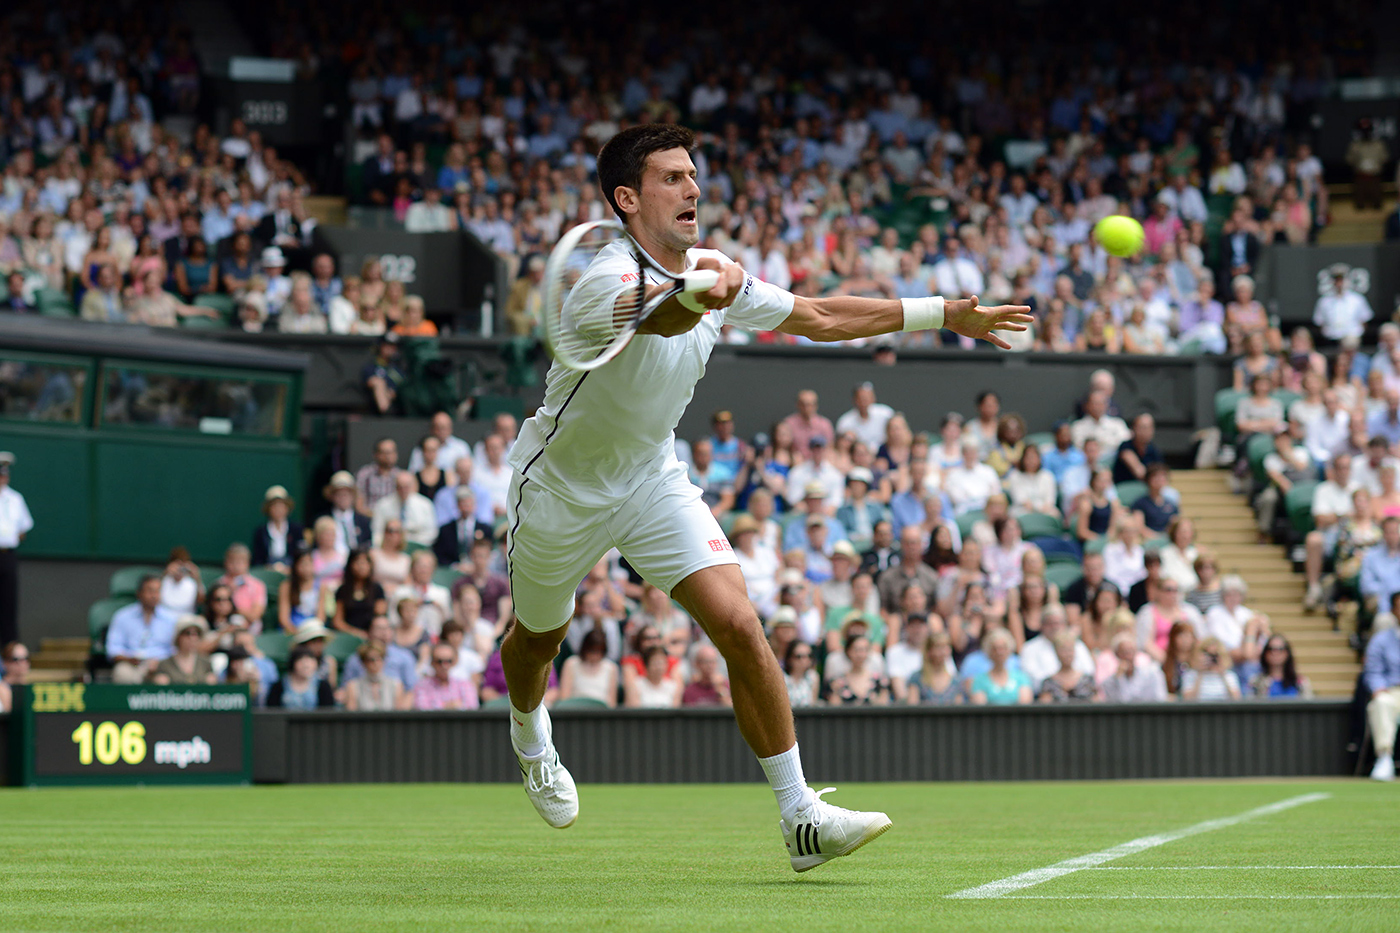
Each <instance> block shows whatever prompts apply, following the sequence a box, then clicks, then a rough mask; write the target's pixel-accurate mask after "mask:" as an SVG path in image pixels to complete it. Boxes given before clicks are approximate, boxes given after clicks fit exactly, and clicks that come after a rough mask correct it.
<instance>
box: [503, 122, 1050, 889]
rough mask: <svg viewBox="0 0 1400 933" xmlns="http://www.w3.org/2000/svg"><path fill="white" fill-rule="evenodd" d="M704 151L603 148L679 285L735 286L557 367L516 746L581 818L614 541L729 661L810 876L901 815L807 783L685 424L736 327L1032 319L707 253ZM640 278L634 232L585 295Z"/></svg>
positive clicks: (538, 479)
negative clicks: (596, 642) (595, 587)
mask: <svg viewBox="0 0 1400 933" xmlns="http://www.w3.org/2000/svg"><path fill="white" fill-rule="evenodd" d="M693 146H694V137H693V135H692V133H691V132H690V131H689V130H687V129H685V128H684V127H680V126H674V125H667V124H651V125H645V126H637V127H632V128H630V129H627V130H624V131H622V132H621V133H618V134H617V135H616V136H614V137H613V138H612V139H611V140H610V141H609V142H608V143H607V145H606V146H604V148H603V150H602V152H600V153H599V155H598V180H599V184H600V186H601V187H602V190H603V194H604V196H605V197H606V198H607V200H608V203H609V204H610V205H611V206H612V209H613V210H614V211H615V212H616V213H617V215H618V217H620V218H621V219H622V222H623V223H624V224H625V225H626V226H627V229H628V232H629V233H630V234H631V236H632V238H633V239H635V240H636V242H637V244H638V245H639V246H640V247H641V249H642V250H644V251H645V252H646V254H647V256H648V257H650V259H651V260H652V261H653V262H654V263H656V264H657V265H658V266H660V267H661V268H664V269H666V270H669V271H670V272H671V273H673V274H677V275H678V274H680V273H683V272H685V271H687V270H689V269H695V268H700V269H715V270H717V271H718V272H719V281H718V282H717V283H716V284H715V286H714V287H713V288H711V289H710V290H709V291H707V292H700V293H696V294H690V295H681V296H677V297H676V298H672V299H669V300H668V301H667V302H666V303H664V304H662V305H661V306H660V307H659V308H658V309H657V310H656V311H655V312H653V313H652V315H651V316H650V317H648V318H647V319H646V320H645V321H644V322H643V323H642V324H641V326H640V328H639V329H638V332H637V335H636V336H635V337H634V338H633V339H632V341H631V343H629V344H628V345H627V347H626V348H625V349H624V350H623V351H622V352H621V353H620V354H619V355H618V356H617V357H616V358H615V359H613V360H611V361H610V362H608V363H607V364H605V365H604V366H602V367H600V368H598V369H595V370H592V371H589V372H578V371H575V370H571V369H567V368H565V367H563V366H560V365H558V364H556V365H555V366H553V367H552V368H551V369H550V372H549V376H548V380H547V387H546V393H545V401H544V405H543V407H541V408H540V409H539V411H538V412H537V413H536V414H535V416H534V417H533V418H531V419H530V420H528V421H526V422H525V424H524V426H523V427H522V428H521V431H520V437H519V440H518V442H517V443H516V445H515V448H514V450H513V451H512V452H511V455H510V464H511V466H512V467H513V468H514V470H515V474H514V477H513V479H512V482H511V486H510V497H509V501H508V512H507V523H508V526H509V529H510V530H509V538H508V542H507V550H506V555H507V562H508V565H509V569H510V585H511V594H512V598H513V600H514V603H515V615H516V622H517V624H516V625H515V626H514V627H513V628H512V629H511V631H510V633H509V634H508V635H507V636H506V639H505V642H504V644H503V645H502V647H501V661H502V663H503V666H504V669H505V678H506V683H507V684H508V686H509V688H510V704H511V725H510V736H511V744H512V745H513V747H514V749H515V754H516V757H517V758H518V759H519V761H520V770H521V772H522V773H523V775H524V784H525V790H526V793H527V794H528V795H529V798H530V801H531V802H532V803H533V804H534V806H535V809H536V810H537V811H538V812H539V814H540V816H542V817H543V818H544V820H545V822H547V823H548V824H549V825H551V826H554V827H557V828H560V829H563V828H565V827H567V826H571V825H573V823H574V821H575V820H576V819H578V812H579V802H578V791H577V788H576V786H575V784H574V780H573V778H572V776H570V774H569V772H568V770H567V769H566V768H565V767H564V766H563V765H562V764H561V763H560V761H559V756H558V754H557V753H556V751H555V749H554V743H553V740H552V735H551V725H550V719H549V713H548V712H547V711H546V710H545V708H544V705H543V703H542V699H543V697H544V692H545V686H546V683H547V678H548V672H549V667H550V663H551V662H552V661H553V660H554V657H555V655H556V654H558V651H559V643H560V642H562V641H563V640H564V633H565V631H566V630H567V629H568V625H569V620H570V618H571V617H572V616H573V613H574V595H575V590H576V589H577V587H578V584H579V582H580V580H582V578H583V576H584V575H585V574H586V573H587V571H588V570H589V568H591V567H593V566H594V565H595V564H596V563H597V562H598V560H599V559H600V558H601V557H602V556H603V555H604V554H605V553H606V552H607V551H608V550H609V549H610V548H612V547H616V548H617V549H618V550H619V551H620V552H621V553H622V554H623V556H624V557H626V558H627V560H628V562H629V563H630V564H631V565H632V566H633V567H634V568H635V569H636V570H637V571H638V572H639V573H640V574H642V576H643V577H645V578H646V579H647V580H648V581H650V582H651V583H653V584H655V585H656V586H657V587H659V588H661V589H662V590H664V591H666V592H667V593H670V594H671V595H672V596H673V597H674V598H675V599H676V600H677V601H679V602H680V604H681V605H683V606H684V607H685V608H686V610H687V611H689V612H690V614H691V615H692V616H693V617H694V618H695V619H696V620H697V621H698V622H699V623H700V625H701V627H702V628H703V629H704V630H705V632H706V634H707V635H709V637H710V639H711V640H712V641H713V642H714V644H715V646H716V647H717V648H718V649H719V650H720V652H721V653H722V654H723V655H724V658H725V661H726V662H727V664H728V667H729V677H730V684H731V691H732V695H733V699H734V714H735V718H736V719H737V720H738V725H739V731H740V732H741V733H742V734H743V736H744V739H745V741H747V742H748V744H749V747H750V748H751V749H753V752H754V754H755V755H757V756H758V760H759V764H760V765H762V767H763V771H764V773H765V774H766V775H767V776H768V780H769V783H770V784H771V785H772V787H773V792H774V793H775V794H776V795H777V798H778V808H779V812H780V814H781V820H780V823H779V828H780V829H781V830H782V833H783V838H784V841H785V842H786V843H787V847H788V854H789V856H790V857H791V860H792V867H793V869H794V870H796V871H807V870H808V869H811V868H815V867H817V866H818V865H820V864H822V863H824V862H826V861H829V860H830V859H833V858H836V857H839V856H842V855H847V854H849V853H851V852H853V851H855V850H856V849H858V848H860V847H861V846H862V845H864V844H865V843H867V842H869V841H870V840H871V839H874V838H875V837H876V836H879V835H880V834H881V833H883V832H884V831H885V830H887V829H889V827H890V819H889V817H887V816H886V815H885V814H883V813H874V812H871V813H862V812H855V811H851V810H846V809H842V808H841V807H836V806H833V805H832V804H830V803H827V802H825V801H823V800H822V799H821V795H822V794H824V793H826V791H825V790H824V791H820V792H814V791H813V790H812V789H811V788H809V787H808V786H807V782H806V780H805V779H804V777H803V774H802V762H801V759H800V757H799V754H798V749H797V739H796V736H795V734H794V731H793V720H792V712H791V710H790V708H789V706H788V700H787V691H786V689H785V687H784V684H783V676H782V672H781V670H780V669H779V667H778V662H777V660H776V659H775V658H774V656H773V651H772V649H771V648H769V646H768V642H767V640H766V639H765V638H764V635H763V627H762V625H761V624H760V622H759V619H758V615H757V614H756V613H755V611H754V607H753V606H752V604H750V602H749V600H748V595H747V591H746V589H745V586H744V578H743V575H742V574H741V573H740V572H739V567H738V565H737V564H736V563H735V560H734V553H733V551H732V550H731V549H730V546H729V543H728V541H727V540H726V538H725V535H724V532H723V531H721V530H720V527H719V524H718V523H717V522H716V521H715V518H714V516H713V515H711V514H710V510H709V509H708V508H707V507H706V506H705V504H704V503H703V502H702V501H701V498H700V490H699V489H698V488H696V487H695V486H694V485H693V484H691V483H690V481H689V479H688V478H687V475H686V468H685V466H684V465H682V464H681V463H680V462H679V461H677V459H676V454H675V449H674V441H675V434H674V430H675V427H676V424H677V422H678V421H679V420H680V416H681V413H682V412H683V411H684V410H685V407H686V405H687V404H688V403H689V402H690V399H691V396H692V394H693V393H694V390H695V384H696V382H697V381H698V380H699V379H700V377H701V376H703V375H704V374H705V363H706V361H707V360H708V359H709V356H710V350H711V349H712V348H713V347H714V345H715V341H716V340H717V339H718V337H719V332H720V327H721V325H723V324H725V323H729V324H734V325H736V326H738V327H742V328H747V329H751V330H777V331H781V332H783V333H788V334H796V335H798V336H802V337H808V338H811V339H812V340H818V341H834V340H846V339H851V338H855V337H874V336H877V335H879V334H890V333H896V332H899V331H915V330H931V329H935V328H939V327H946V328H948V329H949V330H952V331H953V332H954V333H957V334H961V335H964V336H968V337H975V338H981V339H984V340H987V341H990V342H991V343H993V344H995V345H996V346H999V347H1001V348H1003V349H1006V348H1007V347H1008V345H1007V344H1006V342H1005V341H1004V340H1003V339H1002V338H1001V337H1000V336H999V335H998V334H997V333H996V332H997V331H1022V330H1025V329H1026V324H1027V322H1029V321H1030V320H1031V318H1030V316H1029V314H1027V313H1026V312H1027V311H1028V310H1029V309H1027V308H1024V307H1017V306H1003V307H995V308H983V307H979V306H978V304H977V299H976V298H971V299H966V300H948V301H945V300H944V299H942V298H936V297H931V298H916V299H904V300H902V301H898V300H884V299H871V298H857V297H844V296H842V297H832V298H799V297H795V296H794V295H792V294H791V293H789V292H786V291H784V290H782V289H779V288H776V287H774V286H772V285H769V284H766V283H764V282H761V281H759V280H758V279H756V278H754V277H753V276H752V275H751V274H749V273H747V272H745V271H744V269H743V268H741V267H740V266H739V265H738V264H737V263H734V262H731V261H730V260H729V259H728V258H727V257H725V256H724V255H723V254H722V253H719V252H717V251H715V250H706V249H697V248H695V245H696V243H698V242H699V230H698V226H697V223H696V210H695V208H696V203H697V201H698V199H699V197H700V188H699V187H698V186H697V184H696V172H695V165H694V163H693V162H692V161H691V158H690V150H691V149H692V148H693ZM636 276H637V262H636V260H635V258H634V257H633V256H632V253H631V250H630V247H629V245H628V244H627V243H626V240H625V239H620V240H618V241H615V242H613V243H611V244H609V245H608V246H607V247H604V248H603V249H602V250H601V251H600V252H599V253H598V255H597V256H596V257H595V259H594V260H593V262H592V264H591V265H590V266H589V267H588V268H587V270H586V271H585V272H584V273H583V275H582V277H581V278H580V279H579V281H578V283H577V284H576V285H575V287H574V289H573V292H572V293H571V295H570V298H569V300H570V301H574V300H576V299H580V298H583V299H586V300H588V301H590V302H593V301H598V300H601V299H607V298H608V296H609V294H611V293H615V294H617V295H618V296H619V297H620V296H622V294H623V293H624V292H630V291H635V287H636ZM648 281H649V282H651V274H650V273H649V274H648ZM659 282H660V278H659V277H658V280H657V282H653V283H652V284H653V285H655V287H656V288H657V289H659V288H661V287H662V286H661V285H660V284H658V283H659ZM629 283H630V289H629ZM655 293H657V292H655V291H653V292H652V294H655ZM612 304H613V303H612V301H611V300H609V301H607V306H609V307H611V306H612ZM827 790H831V788H827Z"/></svg>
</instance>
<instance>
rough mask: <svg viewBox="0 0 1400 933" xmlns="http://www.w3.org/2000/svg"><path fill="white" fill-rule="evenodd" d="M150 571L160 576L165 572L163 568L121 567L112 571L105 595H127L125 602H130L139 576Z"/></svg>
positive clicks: (139, 580) (139, 581)
mask: <svg viewBox="0 0 1400 933" xmlns="http://www.w3.org/2000/svg"><path fill="white" fill-rule="evenodd" d="M151 573H153V574H155V575H156V576H160V575H161V574H163V573H165V568H164V567H123V568H121V569H120V570H116V571H113V573H112V579H111V580H110V581H109V582H108V583H107V595H108V596H122V597H127V602H131V597H135V596H136V587H137V586H139V585H140V583H141V578H142V577H144V576H146V575H147V574H151Z"/></svg>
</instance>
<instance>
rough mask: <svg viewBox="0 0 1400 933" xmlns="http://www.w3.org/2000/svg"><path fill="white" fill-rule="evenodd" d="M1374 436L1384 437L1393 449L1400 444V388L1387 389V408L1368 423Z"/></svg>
mask: <svg viewBox="0 0 1400 933" xmlns="http://www.w3.org/2000/svg"><path fill="white" fill-rule="evenodd" d="M1366 431H1367V433H1368V434H1370V435H1371V436H1372V437H1377V436H1379V437H1383V438H1385V441H1386V443H1387V444H1389V445H1390V449H1391V450H1392V451H1393V450H1395V447H1396V445H1397V444H1400V390H1396V389H1386V390H1385V408H1384V409H1382V410H1381V411H1378V412H1376V413H1375V414H1374V415H1372V416H1371V418H1370V420H1369V421H1367V423H1366Z"/></svg>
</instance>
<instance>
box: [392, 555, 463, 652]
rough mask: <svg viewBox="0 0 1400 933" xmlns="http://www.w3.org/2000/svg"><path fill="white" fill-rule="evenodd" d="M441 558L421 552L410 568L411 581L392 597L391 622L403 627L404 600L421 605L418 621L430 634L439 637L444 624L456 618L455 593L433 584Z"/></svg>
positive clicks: (440, 585) (409, 578) (438, 584)
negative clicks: (400, 614)
mask: <svg viewBox="0 0 1400 933" xmlns="http://www.w3.org/2000/svg"><path fill="white" fill-rule="evenodd" d="M437 566H438V562H437V558H436V557H434V556H433V552H432V551H419V552H418V553H416V554H414V555H413V560H412V561H411V562H410V563H409V565H408V579H407V580H405V581H404V582H403V585H402V586H400V587H399V588H398V589H396V590H394V592H393V593H392V594H390V596H389V621H390V622H393V623H394V624H395V625H398V624H399V604H400V603H401V602H403V601H404V600H406V599H407V600H412V601H415V602H417V603H418V621H419V623H420V624H422V626H423V628H425V629H427V630H428V634H429V635H431V636H433V637H434V638H437V636H438V633H439V632H441V631H442V623H444V622H446V621H447V620H448V619H450V618H452V594H451V593H449V592H448V590H447V587H445V586H443V585H442V584H440V583H434V582H433V572H434V571H435V570H437Z"/></svg>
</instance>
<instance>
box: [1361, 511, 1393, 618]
mask: <svg viewBox="0 0 1400 933" xmlns="http://www.w3.org/2000/svg"><path fill="white" fill-rule="evenodd" d="M1396 593H1400V518H1396V517H1395V516H1393V515H1392V516H1390V517H1389V518H1387V519H1385V521H1383V522H1381V543H1380V544H1377V545H1376V546H1375V547H1372V548H1369V549H1368V550H1367V551H1366V553H1365V554H1363V555H1362V557H1361V596H1362V598H1364V599H1365V600H1366V603H1367V605H1368V606H1371V607H1375V608H1384V607H1386V606H1389V605H1390V602H1391V599H1392V598H1393V597H1394V596H1395V594H1396Z"/></svg>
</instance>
